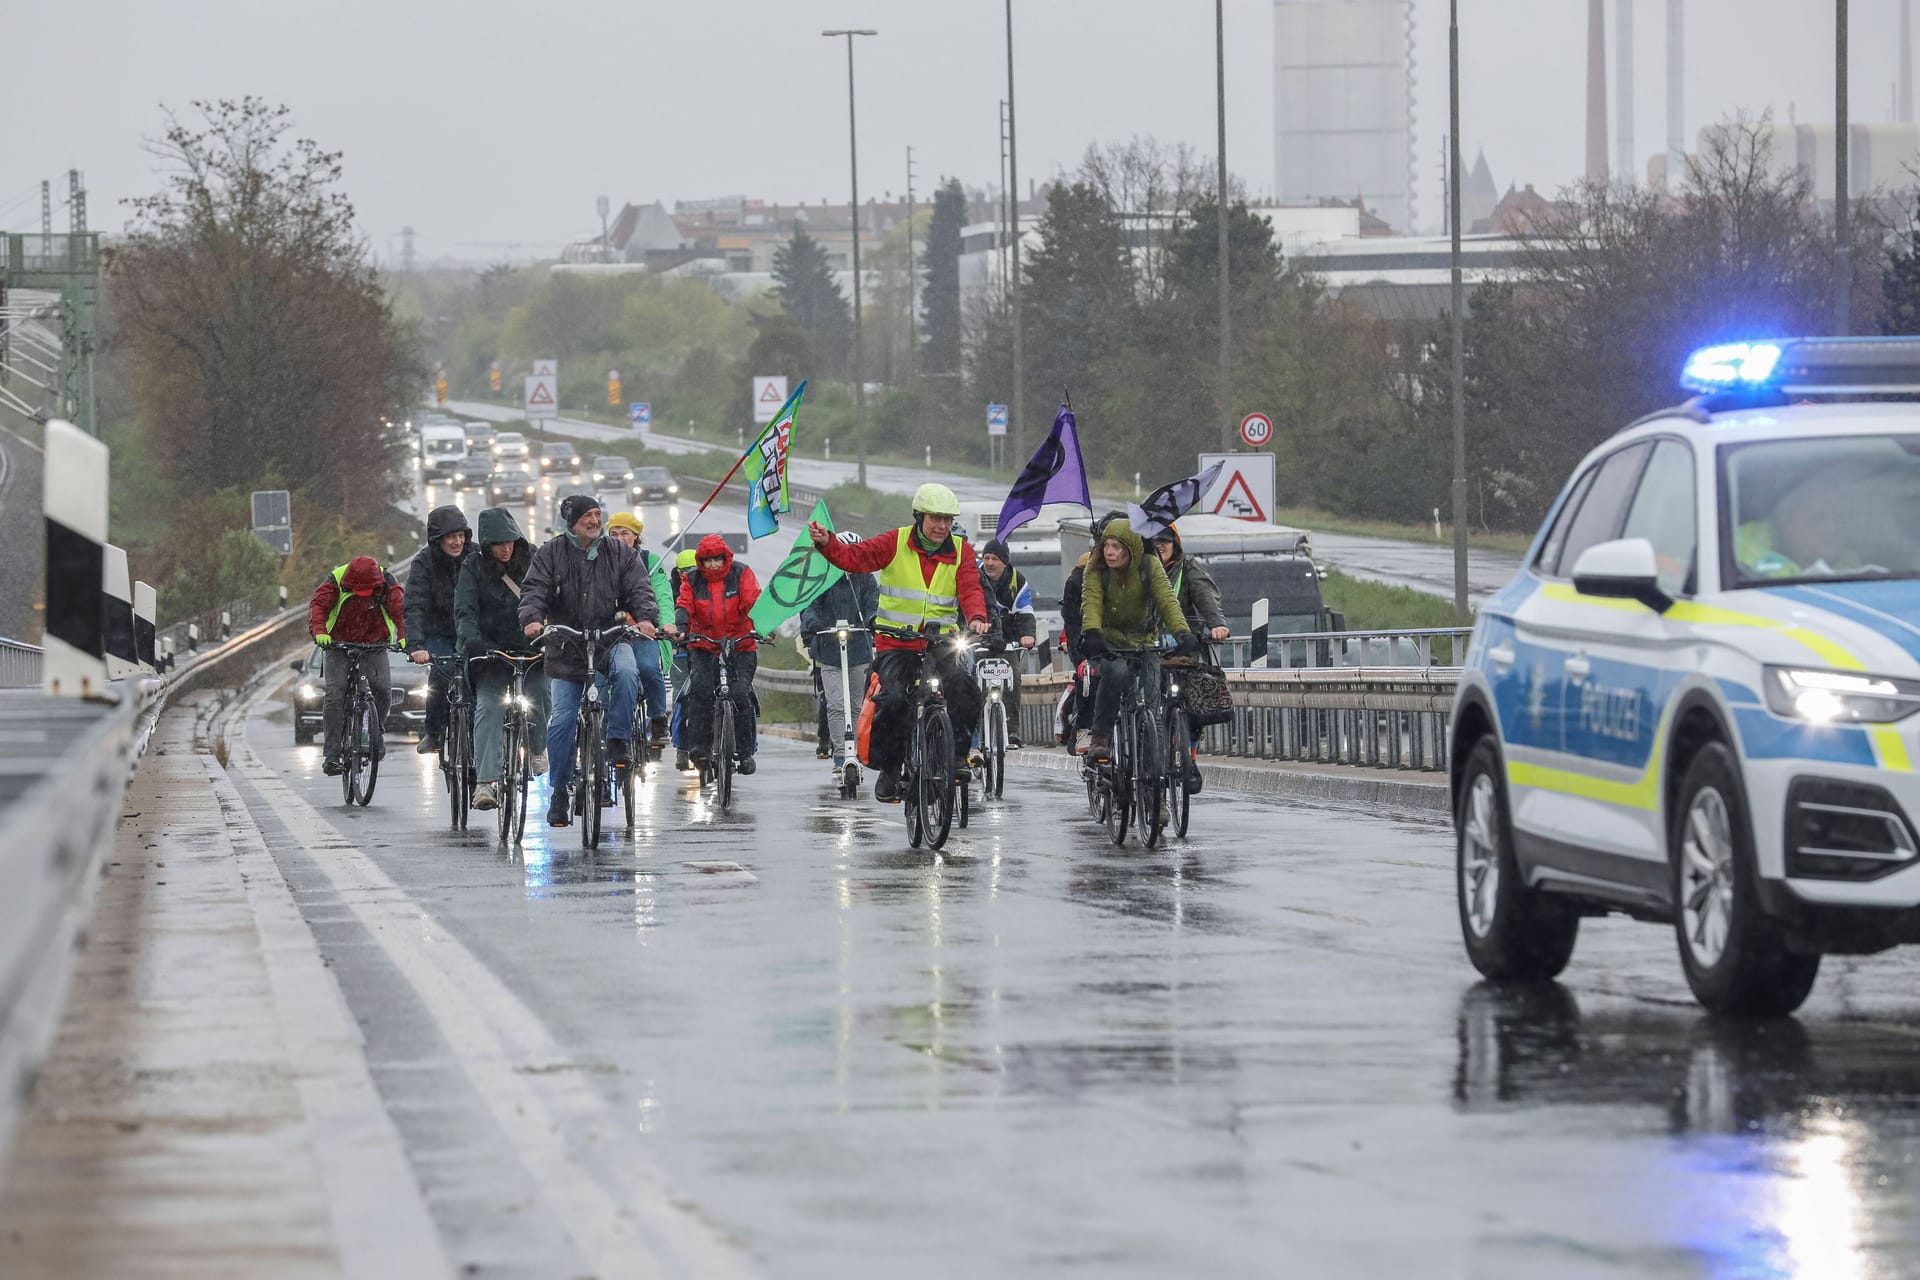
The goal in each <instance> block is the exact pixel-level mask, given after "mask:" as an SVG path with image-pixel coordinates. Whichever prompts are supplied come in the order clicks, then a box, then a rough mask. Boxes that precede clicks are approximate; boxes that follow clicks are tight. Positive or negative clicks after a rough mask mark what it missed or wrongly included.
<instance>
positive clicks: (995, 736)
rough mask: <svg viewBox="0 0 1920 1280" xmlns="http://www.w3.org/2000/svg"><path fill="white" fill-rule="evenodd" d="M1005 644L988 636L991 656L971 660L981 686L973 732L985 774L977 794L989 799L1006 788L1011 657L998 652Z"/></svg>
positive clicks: (995, 796)
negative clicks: (977, 716) (975, 729)
mask: <svg viewBox="0 0 1920 1280" xmlns="http://www.w3.org/2000/svg"><path fill="white" fill-rule="evenodd" d="M1006 648H1007V642H1006V641H1005V640H1000V639H994V640H989V641H987V643H986V649H987V652H988V653H989V654H990V655H993V656H990V657H985V658H979V659H976V660H975V661H974V664H973V678H974V682H975V683H976V684H978V685H979V686H980V728H979V730H978V731H977V732H976V733H975V735H974V740H975V741H976V742H977V743H978V744H979V751H980V767H981V770H982V772H983V774H984V776H983V777H982V778H981V779H980V795H981V797H982V798H983V799H990V800H997V799H1000V798H1001V797H1002V796H1004V795H1005V794H1006V789H1007V743H1008V740H1009V733H1010V729H1009V724H1008V721H1007V698H1008V697H1009V696H1010V695H1011V694H1012V691H1013V659H1011V658H1007V657H1003V656H1000V655H1002V654H1004V653H1005V652H1006Z"/></svg>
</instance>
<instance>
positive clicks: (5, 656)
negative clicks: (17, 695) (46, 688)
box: [0, 639, 42, 689]
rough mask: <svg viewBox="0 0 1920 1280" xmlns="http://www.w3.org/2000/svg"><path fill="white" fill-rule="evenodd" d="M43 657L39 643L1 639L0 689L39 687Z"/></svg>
mask: <svg viewBox="0 0 1920 1280" xmlns="http://www.w3.org/2000/svg"><path fill="white" fill-rule="evenodd" d="M41 657H42V651H41V649H40V646H38V645H32V644H22V643H21V642H20V641H18V640H7V639H0V689H38V688H39V687H40V677H41V670H42V663H41Z"/></svg>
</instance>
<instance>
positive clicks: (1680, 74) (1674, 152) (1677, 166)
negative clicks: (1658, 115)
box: [1667, 0, 1687, 188]
mask: <svg viewBox="0 0 1920 1280" xmlns="http://www.w3.org/2000/svg"><path fill="white" fill-rule="evenodd" d="M1686 65H1687V15H1686V9H1685V6H1684V3H1683V0H1667V186H1668V187H1669V188H1677V187H1679V185H1680V183H1681V180H1682V179H1683V178H1684V177H1685V176H1686V175H1685V173H1684V172H1683V171H1684V169H1685V168H1686V163H1687V161H1686V154H1687V139H1686V128H1687V126H1686V118H1687V115H1686V101H1685V99H1686V78H1685V74H1684V72H1685V68H1686Z"/></svg>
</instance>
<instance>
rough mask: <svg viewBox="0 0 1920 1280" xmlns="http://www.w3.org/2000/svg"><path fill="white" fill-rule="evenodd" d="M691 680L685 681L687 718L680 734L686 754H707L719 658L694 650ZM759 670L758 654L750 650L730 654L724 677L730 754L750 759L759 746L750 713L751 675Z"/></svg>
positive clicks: (710, 739) (718, 671)
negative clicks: (728, 696)
mask: <svg viewBox="0 0 1920 1280" xmlns="http://www.w3.org/2000/svg"><path fill="white" fill-rule="evenodd" d="M692 652H693V660H692V679H690V680H688V681H687V696H686V699H685V702H686V708H687V715H686V721H685V724H684V726H683V731H682V733H681V737H682V739H683V740H684V741H685V742H686V743H687V749H688V750H689V751H693V752H696V753H698V754H700V755H705V754H707V749H708V748H709V747H711V746H712V745H713V709H714V706H715V704H716V702H717V701H718V696H719V685H720V655H719V654H717V653H708V652H706V651H705V650H703V649H695V650H693V651H692ZM759 669H760V655H759V654H757V653H753V652H751V651H749V652H745V653H736V654H734V655H733V668H732V673H731V675H729V676H728V678H727V688H728V692H729V693H731V694H732V699H731V700H732V702H733V733H734V754H736V755H739V756H750V755H752V754H753V753H754V750H755V749H756V748H757V747H758V745H759V734H758V733H757V732H756V726H755V723H754V711H753V673H754V672H755V671H757V670H759Z"/></svg>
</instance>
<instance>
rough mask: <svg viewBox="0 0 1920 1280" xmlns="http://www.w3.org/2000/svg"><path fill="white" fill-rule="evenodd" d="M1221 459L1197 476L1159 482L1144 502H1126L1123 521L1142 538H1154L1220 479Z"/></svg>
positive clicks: (1190, 508) (1193, 506) (1192, 506)
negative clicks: (1171, 481)
mask: <svg viewBox="0 0 1920 1280" xmlns="http://www.w3.org/2000/svg"><path fill="white" fill-rule="evenodd" d="M1226 465H1227V464H1226V462H1225V461H1220V462H1216V463H1214V464H1213V465H1212V466H1210V467H1208V468H1207V469H1206V470H1205V471H1202V472H1201V473H1200V474H1199V475H1197V476H1188V477H1187V478H1186V479H1185V480H1175V481H1174V482H1173V483H1172V484H1163V485H1161V486H1160V487H1159V488H1158V489H1155V490H1154V491H1153V492H1152V493H1150V494H1148V495H1147V499H1146V501H1145V502H1141V503H1132V502H1129V503H1128V504H1127V523H1128V524H1130V525H1132V526H1133V531H1134V532H1135V533H1137V534H1139V535H1140V536H1141V537H1143V538H1147V539H1153V538H1155V537H1158V536H1159V535H1160V534H1161V533H1162V532H1163V531H1165V529H1166V527H1167V526H1168V525H1170V524H1172V523H1173V522H1174V521H1175V520H1178V519H1179V518H1180V517H1181V516H1183V515H1185V514H1187V512H1189V511H1191V510H1193V509H1194V508H1195V507H1196V506H1198V505H1200V499H1202V498H1204V497H1205V496H1206V494H1207V490H1209V489H1211V488H1213V482H1214V481H1215V480H1218V479H1219V478H1220V468H1222V467H1224V466H1226Z"/></svg>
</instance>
